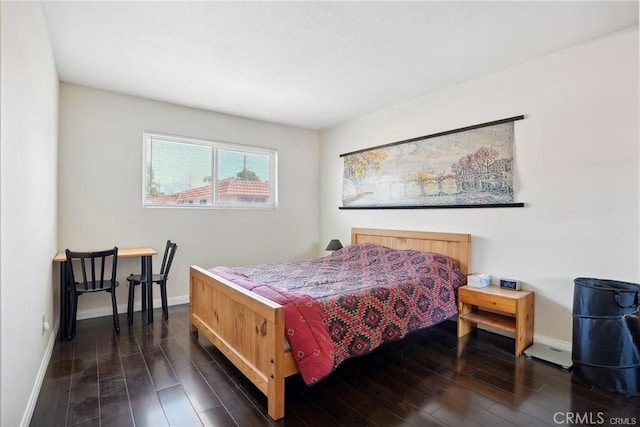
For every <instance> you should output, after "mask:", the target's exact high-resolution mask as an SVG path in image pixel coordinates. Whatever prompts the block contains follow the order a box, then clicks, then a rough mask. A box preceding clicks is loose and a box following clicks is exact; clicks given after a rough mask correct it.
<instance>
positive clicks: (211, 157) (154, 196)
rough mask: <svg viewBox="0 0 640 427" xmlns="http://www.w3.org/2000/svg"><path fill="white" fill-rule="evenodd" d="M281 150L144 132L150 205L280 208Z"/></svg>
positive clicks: (144, 186) (145, 186) (144, 193)
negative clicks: (279, 158) (279, 154)
mask: <svg viewBox="0 0 640 427" xmlns="http://www.w3.org/2000/svg"><path fill="white" fill-rule="evenodd" d="M277 154H278V153H277V151H276V150H275V149H271V148H262V147H253V146H249V145H242V144H233V143H228V142H217V141H207V140H202V139H194V138H186V137H177V136H168V135H161V134H156V133H150V132H145V133H144V134H143V183H142V204H143V206H145V207H153V206H165V207H194V208H196V207H197V208H202V207H214V208H216V207H217V208H249V209H250V208H258V209H263V208H276V207H277V185H276V184H277V183H276V177H277Z"/></svg>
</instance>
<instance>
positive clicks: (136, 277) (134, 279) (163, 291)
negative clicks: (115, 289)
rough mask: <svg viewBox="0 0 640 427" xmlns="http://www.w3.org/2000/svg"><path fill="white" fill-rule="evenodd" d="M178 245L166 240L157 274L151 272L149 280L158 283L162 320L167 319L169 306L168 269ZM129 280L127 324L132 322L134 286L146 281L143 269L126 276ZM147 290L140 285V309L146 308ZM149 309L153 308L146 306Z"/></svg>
mask: <svg viewBox="0 0 640 427" xmlns="http://www.w3.org/2000/svg"><path fill="white" fill-rule="evenodd" d="M177 249H178V245H177V244H175V243H172V242H171V240H167V245H166V246H165V249H164V256H163V258H162V266H161V267H160V273H159V274H152V275H151V281H152V282H153V283H155V284H157V285H160V297H161V299H162V314H163V316H164V320H168V319H169V308H168V307H167V279H168V278H169V270H170V269H171V264H172V263H173V257H174V256H175V254H176V250H177ZM127 281H128V282H129V301H128V304H127V321H128V322H129V325H131V324H132V323H133V300H134V298H135V288H136V286H137V285H139V284H141V283H142V284H143V285H144V284H146V283H147V276H146V274H145V272H144V271H143V273H142V274H130V275H129V277H127ZM146 294H147V292H146V288H145V286H142V311H143V312H144V311H145V310H147V295H146ZM148 309H149V310H153V307H148Z"/></svg>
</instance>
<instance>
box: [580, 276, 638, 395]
mask: <svg viewBox="0 0 640 427" xmlns="http://www.w3.org/2000/svg"><path fill="white" fill-rule="evenodd" d="M574 285H575V286H574V294H573V345H572V354H571V358H572V360H573V365H574V369H575V372H576V373H577V374H579V375H581V376H583V377H584V378H585V379H586V380H587V381H589V382H591V383H593V384H595V385H597V386H599V387H601V388H603V389H605V390H608V391H612V392H615V393H621V394H626V395H631V396H639V395H640V356H639V355H638V352H639V351H640V350H639V349H638V348H636V344H634V341H635V342H636V343H637V342H638V340H639V339H640V338H638V337H634V336H632V331H630V330H629V328H628V327H627V323H626V322H625V315H629V316H633V314H634V313H636V311H637V310H638V304H639V302H640V285H638V284H635V283H627V282H619V281H616V280H606V279H594V278H586V277H579V278H577V279H575V280H574ZM634 338H635V340H634Z"/></svg>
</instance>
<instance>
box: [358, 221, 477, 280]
mask: <svg viewBox="0 0 640 427" xmlns="http://www.w3.org/2000/svg"><path fill="white" fill-rule="evenodd" d="M357 243H375V244H376V245H382V246H386V247H388V248H392V249H413V250H417V251H422V252H436V253H439V254H443V255H447V256H449V257H451V258H453V259H454V260H455V261H456V262H457V264H458V267H460V270H461V271H462V274H464V276H465V279H466V276H467V275H468V274H469V268H470V266H471V234H463V233H437V232H431V231H406V230H382V229H377V228H352V229H351V244H352V245H355V244H357Z"/></svg>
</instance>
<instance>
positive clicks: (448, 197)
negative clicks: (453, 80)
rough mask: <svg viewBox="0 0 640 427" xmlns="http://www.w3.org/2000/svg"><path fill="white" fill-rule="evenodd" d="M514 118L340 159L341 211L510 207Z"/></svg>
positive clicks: (355, 153) (345, 155)
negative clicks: (341, 171)
mask: <svg viewBox="0 0 640 427" xmlns="http://www.w3.org/2000/svg"><path fill="white" fill-rule="evenodd" d="M521 118H523V116H518V117H515V118H511V119H504V120H500V121H496V122H490V123H485V124H482V125H474V126H470V127H468V128H463V129H458V130H455V131H447V132H442V133H440V134H434V135H429V136H424V137H420V138H413V139H411V140H406V141H400V142H397V143H392V144H387V145H383V146H378V147H374V148H371V149H367V150H360V151H356V152H353V153H347V154H343V155H342V156H341V157H343V159H344V175H343V186H342V204H343V206H342V207H343V208H368V207H369V208H376V207H383V208H384V207H407V208H409V207H430V206H431V207H439V206H442V207H455V206H460V207H474V206H483V205H486V206H495V205H509V204H513V202H514V194H513V166H514V157H513V146H514V121H515V120H519V119H521Z"/></svg>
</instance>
